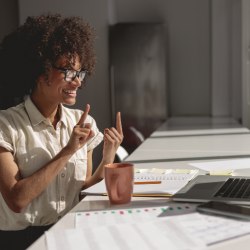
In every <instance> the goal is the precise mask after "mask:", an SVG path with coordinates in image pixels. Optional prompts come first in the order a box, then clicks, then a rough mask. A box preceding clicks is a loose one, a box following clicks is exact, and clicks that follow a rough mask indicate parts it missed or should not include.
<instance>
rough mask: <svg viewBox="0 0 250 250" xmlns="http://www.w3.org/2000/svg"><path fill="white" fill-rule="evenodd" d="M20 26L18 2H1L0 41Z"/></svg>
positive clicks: (12, 0) (1, 0)
mask: <svg viewBox="0 0 250 250" xmlns="http://www.w3.org/2000/svg"><path fill="white" fill-rule="evenodd" d="M17 26H18V0H8V1H6V0H0V41H1V40H2V39H3V38H4V37H5V36H6V35H7V34H8V33H10V32H11V31H12V30H14V29H15V28H16V27H17Z"/></svg>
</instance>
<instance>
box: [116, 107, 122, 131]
mask: <svg viewBox="0 0 250 250" xmlns="http://www.w3.org/2000/svg"><path fill="white" fill-rule="evenodd" d="M116 129H117V131H118V133H119V134H120V135H123V132H122V120H121V112H117V114H116Z"/></svg>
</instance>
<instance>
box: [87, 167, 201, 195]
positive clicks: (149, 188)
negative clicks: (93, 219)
mask: <svg viewBox="0 0 250 250" xmlns="http://www.w3.org/2000/svg"><path fill="white" fill-rule="evenodd" d="M198 173H199V170H197V169H192V170H190V169H156V168H152V169H135V174H134V190H133V196H141V197H143V196H149V197H162V196H166V197H170V196H172V195H173V194H175V193H176V192H177V191H179V190H180V189H181V188H182V187H184V186H185V185H186V184H187V183H188V182H189V181H190V180H191V179H193V178H194V177H195V176H197V175H198ZM82 194H87V195H107V191H106V187H105V181H104V180H102V181H101V182H99V183H97V184H96V185H94V186H92V187H90V188H88V189H85V190H83V191H82Z"/></svg>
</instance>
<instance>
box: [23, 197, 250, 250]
mask: <svg viewBox="0 0 250 250" xmlns="http://www.w3.org/2000/svg"><path fill="white" fill-rule="evenodd" d="M167 205H168V200H167V199H166V198H161V199H159V198H138V197H137V198H135V197H133V198H132V202H131V203H130V204H127V205H123V206H121V205H120V206H111V205H110V204H109V201H108V198H107V197H104V196H88V197H86V198H85V199H83V200H82V201H81V202H80V203H79V204H78V205H77V206H76V207H75V208H74V209H72V210H71V212H69V213H68V214H67V215H65V216H64V217H63V218H62V219H61V220H60V221H59V222H57V223H56V224H55V225H54V226H53V227H52V228H50V229H49V230H53V231H54V232H56V231H57V230H62V229H69V228H74V219H75V214H74V213H75V212H78V211H89V210H91V211H93V210H103V209H110V208H112V209H115V208H135V207H152V206H167ZM249 244H250V235H247V236H242V237H240V238H236V239H232V240H228V241H225V242H222V243H219V244H215V245H213V246H210V247H209V248H207V249H213V250H215V249H216V250H235V249H240V250H248V249H249ZM46 249H47V248H46V238H45V235H42V236H41V237H40V238H39V239H38V240H37V241H35V242H34V243H33V244H32V245H31V246H30V247H29V248H28V250H46ZM83 249H84V248H83ZM166 249H167V246H166Z"/></svg>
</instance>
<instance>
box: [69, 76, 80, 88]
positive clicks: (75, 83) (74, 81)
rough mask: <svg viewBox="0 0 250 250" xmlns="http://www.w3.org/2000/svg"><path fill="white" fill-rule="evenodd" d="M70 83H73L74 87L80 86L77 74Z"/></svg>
mask: <svg viewBox="0 0 250 250" xmlns="http://www.w3.org/2000/svg"><path fill="white" fill-rule="evenodd" d="M70 83H74V85H75V86H76V87H81V86H82V82H81V81H80V79H79V76H76V77H75V79H74V80H72V81H71V82H70Z"/></svg>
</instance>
